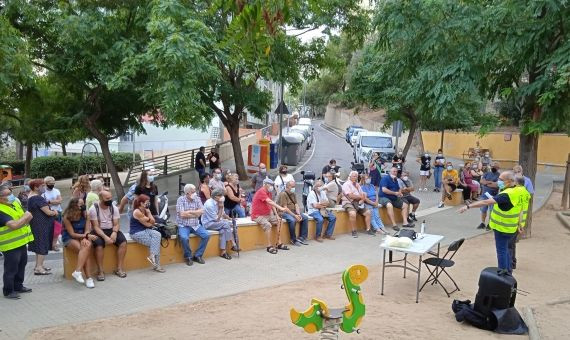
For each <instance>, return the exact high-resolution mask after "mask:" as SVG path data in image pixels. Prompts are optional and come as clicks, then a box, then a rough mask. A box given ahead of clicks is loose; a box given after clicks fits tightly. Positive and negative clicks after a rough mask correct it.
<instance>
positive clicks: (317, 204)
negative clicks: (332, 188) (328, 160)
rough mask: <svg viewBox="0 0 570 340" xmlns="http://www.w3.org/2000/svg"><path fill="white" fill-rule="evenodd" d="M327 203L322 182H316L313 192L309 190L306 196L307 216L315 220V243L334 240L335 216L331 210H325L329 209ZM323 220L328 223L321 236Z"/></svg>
mask: <svg viewBox="0 0 570 340" xmlns="http://www.w3.org/2000/svg"><path fill="white" fill-rule="evenodd" d="M328 173H329V174H330V173H331V172H330V171H329V172H328ZM328 201H329V200H328V199H327V195H325V191H324V189H323V181H321V180H316V181H315V185H314V186H313V190H311V192H310V193H309V196H307V208H308V209H307V210H308V213H309V216H311V217H312V218H313V219H314V220H315V224H316V229H315V240H316V241H317V242H323V238H325V239H327V240H334V239H335V237H334V236H333V233H334V227H335V224H336V216H335V215H334V213H333V212H332V210H327V208H328V207H330V203H329V202H328ZM325 218H326V219H328V221H329V223H328V226H327V229H326V230H325V233H324V236H323V234H322V231H323V224H324V219H325Z"/></svg>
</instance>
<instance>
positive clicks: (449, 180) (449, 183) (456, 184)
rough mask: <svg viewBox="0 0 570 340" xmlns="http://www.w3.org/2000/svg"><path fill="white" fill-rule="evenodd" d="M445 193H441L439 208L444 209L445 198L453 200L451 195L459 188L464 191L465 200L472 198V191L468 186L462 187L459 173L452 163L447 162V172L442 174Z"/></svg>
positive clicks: (444, 171)
mask: <svg viewBox="0 0 570 340" xmlns="http://www.w3.org/2000/svg"><path fill="white" fill-rule="evenodd" d="M441 178H442V183H443V191H442V192H441V201H440V202H439V205H438V206H437V207H438V208H443V206H444V204H443V201H445V198H446V197H447V199H451V193H452V192H453V191H455V189H457V188H461V189H463V193H462V194H463V199H464V200H466V201H467V200H468V199H469V198H470V197H471V189H469V187H467V186H463V185H461V183H460V181H459V172H458V171H457V170H455V169H454V168H453V164H452V163H451V162H447V164H446V168H445V170H443V172H442V173H441Z"/></svg>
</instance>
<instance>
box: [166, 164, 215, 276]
mask: <svg viewBox="0 0 570 340" xmlns="http://www.w3.org/2000/svg"><path fill="white" fill-rule="evenodd" d="M218 170H220V169H216V171H218ZM221 174H222V173H221V171H220V176H221ZM211 182H212V181H210V183H211ZM220 190H222V191H223V189H220ZM203 213H204V206H203V205H202V201H201V200H200V197H198V194H197V193H196V187H195V186H194V184H186V185H185V186H184V194H183V195H182V196H180V197H178V200H177V201H176V224H178V238H179V239H180V244H182V250H183V255H184V261H185V262H186V265H187V266H191V265H192V264H193V262H198V263H199V264H204V263H206V261H204V259H203V258H202V255H204V251H205V250H206V246H207V245H208V241H209V240H210V234H208V231H207V230H206V228H204V226H203V225H202V224H201V223H200V216H202V214H203ZM190 234H195V235H196V236H198V237H199V238H200V244H199V245H198V249H196V251H195V252H194V256H192V249H190V244H189V243H188V240H189V239H190Z"/></svg>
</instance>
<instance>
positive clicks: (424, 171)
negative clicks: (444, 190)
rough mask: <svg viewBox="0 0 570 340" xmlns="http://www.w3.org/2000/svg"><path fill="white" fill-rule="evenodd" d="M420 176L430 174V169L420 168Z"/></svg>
mask: <svg viewBox="0 0 570 340" xmlns="http://www.w3.org/2000/svg"><path fill="white" fill-rule="evenodd" d="M420 176H429V170H420Z"/></svg>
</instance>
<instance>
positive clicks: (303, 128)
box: [289, 125, 313, 149]
mask: <svg viewBox="0 0 570 340" xmlns="http://www.w3.org/2000/svg"><path fill="white" fill-rule="evenodd" d="M289 131H290V132H298V133H301V134H302V135H303V136H304V137H305V139H306V140H307V149H308V148H310V147H311V145H313V128H312V127H310V126H307V125H294V126H292V127H291V128H290V129H289Z"/></svg>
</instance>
